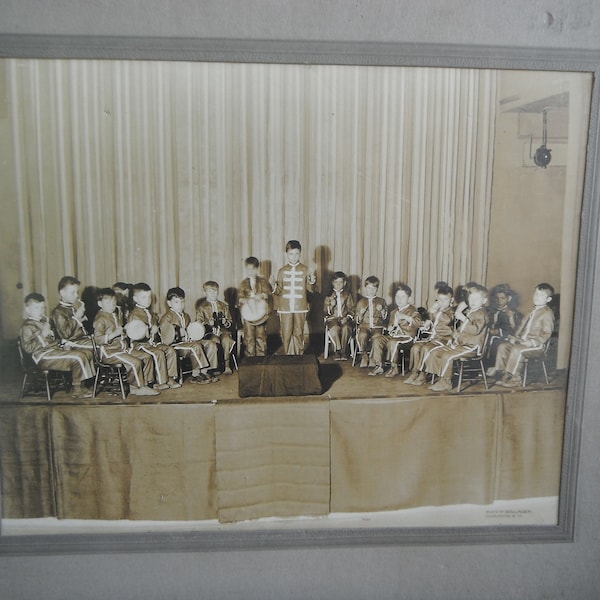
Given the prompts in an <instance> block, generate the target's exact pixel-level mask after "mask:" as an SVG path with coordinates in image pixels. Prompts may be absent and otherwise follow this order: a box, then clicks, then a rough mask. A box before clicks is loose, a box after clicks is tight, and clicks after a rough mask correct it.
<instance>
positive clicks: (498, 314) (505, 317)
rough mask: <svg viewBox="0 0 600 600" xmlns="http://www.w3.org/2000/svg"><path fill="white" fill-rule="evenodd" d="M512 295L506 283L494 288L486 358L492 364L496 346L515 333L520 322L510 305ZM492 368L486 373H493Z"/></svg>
mask: <svg viewBox="0 0 600 600" xmlns="http://www.w3.org/2000/svg"><path fill="white" fill-rule="evenodd" d="M513 297H514V293H513V292H512V290H511V289H510V287H509V286H508V285H507V284H504V283H503V284H501V285H498V286H496V287H495V288H494V294H493V298H494V301H495V304H494V306H493V307H492V310H491V311H490V342H489V344H488V351H487V356H488V359H489V361H490V363H492V364H493V363H495V362H496V353H497V351H498V346H499V345H500V344H501V343H502V342H506V341H508V337H509V336H511V335H514V334H515V331H516V330H517V327H518V326H519V324H520V322H521V318H522V315H521V313H519V312H518V311H517V310H515V309H514V308H513V307H512V306H511V303H512V301H513ZM493 369H494V367H490V368H489V369H488V370H487V374H488V375H493V374H494V373H495V371H494V370H493Z"/></svg>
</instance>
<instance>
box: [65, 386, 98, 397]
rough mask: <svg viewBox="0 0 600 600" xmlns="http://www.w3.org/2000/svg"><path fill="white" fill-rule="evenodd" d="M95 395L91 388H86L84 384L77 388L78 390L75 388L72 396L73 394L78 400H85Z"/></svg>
mask: <svg viewBox="0 0 600 600" xmlns="http://www.w3.org/2000/svg"><path fill="white" fill-rule="evenodd" d="M93 395H94V394H93V393H92V392H91V391H90V390H88V389H87V388H84V387H83V386H81V387H79V388H77V389H76V390H73V393H72V394H71V396H73V398H76V399H77V400H85V399H86V398H92V397H93Z"/></svg>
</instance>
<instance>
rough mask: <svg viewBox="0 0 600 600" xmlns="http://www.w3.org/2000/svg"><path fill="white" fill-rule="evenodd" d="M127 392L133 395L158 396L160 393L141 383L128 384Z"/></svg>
mask: <svg viewBox="0 0 600 600" xmlns="http://www.w3.org/2000/svg"><path fill="white" fill-rule="evenodd" d="M129 393H130V394H132V395H133V396H158V395H159V394H160V392H159V391H158V390H153V389H152V388H149V387H148V386H147V385H142V386H140V387H135V386H129Z"/></svg>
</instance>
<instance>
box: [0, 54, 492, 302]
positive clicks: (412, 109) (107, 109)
mask: <svg viewBox="0 0 600 600" xmlns="http://www.w3.org/2000/svg"><path fill="white" fill-rule="evenodd" d="M4 72H5V78H6V93H7V98H8V103H7V106H8V108H7V115H8V120H9V121H10V127H9V128H8V131H9V132H10V134H9V138H10V139H8V140H6V141H7V143H9V144H10V145H11V147H12V148H13V149H14V172H13V173H11V174H10V176H11V177H12V178H14V186H12V187H14V189H15V195H16V198H11V202H10V206H11V207H12V210H15V211H18V229H19V231H18V237H19V240H20V241H19V243H20V248H19V258H18V261H19V266H18V269H19V278H20V280H21V282H22V283H23V291H24V292H29V291H32V290H37V291H40V292H42V293H44V294H45V295H47V296H48V297H49V301H50V302H51V303H54V301H55V299H56V282H57V280H58V279H59V278H60V277H61V276H62V275H64V274H76V275H77V276H78V277H79V278H80V279H81V281H82V282H83V284H84V285H92V286H105V285H110V284H112V283H113V282H114V281H116V280H125V281H129V282H135V281H147V282H148V283H150V285H152V287H153V288H154V290H155V291H156V293H157V296H158V298H159V300H160V308H162V305H163V303H162V298H163V297H164V293H165V292H166V290H167V289H168V288H169V287H171V286H173V285H181V286H182V287H184V288H185V289H186V290H187V291H188V294H189V295H190V297H191V298H192V299H195V298H197V297H199V296H200V295H202V283H203V282H204V281H205V280H207V279H216V280H217V281H219V282H220V284H221V287H222V289H223V290H225V289H227V288H229V287H235V286H237V285H238V283H239V281H240V280H241V278H242V277H243V265H242V261H243V259H244V258H245V257H246V256H248V255H250V254H253V255H255V256H257V257H258V258H259V259H261V260H263V261H264V263H263V271H264V272H265V274H268V273H269V272H274V271H275V270H276V269H278V268H279V267H280V266H281V265H282V264H283V261H284V245H285V242H286V240H288V239H294V238H295V239H299V240H300V241H301V242H302V243H303V246H304V261H305V262H307V263H309V264H311V265H312V266H314V267H315V268H316V270H317V273H318V276H319V277H320V278H321V279H322V280H323V279H325V280H327V278H328V275H329V273H330V272H331V271H333V270H338V269H341V270H344V271H346V272H347V273H348V274H349V275H351V277H352V284H353V287H354V289H355V290H356V288H357V287H358V283H357V282H359V281H360V280H361V279H364V277H365V276H368V275H371V274H375V275H378V276H379V277H380V279H381V280H382V288H381V291H382V293H383V295H386V296H387V295H389V293H390V290H391V287H392V286H393V284H394V282H397V281H398V280H404V281H406V282H407V283H409V284H410V285H412V286H413V288H414V290H415V300H416V302H417V303H418V304H427V302H428V301H429V300H430V298H429V294H430V293H431V288H432V286H433V283H434V282H435V281H437V280H439V279H446V280H448V281H449V282H451V283H453V284H455V285H458V284H460V283H464V282H466V281H468V280H477V281H483V282H485V278H486V265H487V252H488V246H487V235H488V225H489V223H488V220H489V207H490V189H491V178H492V162H493V147H494V122H495V112H496V105H497V98H496V73H495V72H494V71H490V70H482V69H437V68H400V67H376V66H361V67H357V66H330V65H271V64H221V63H192V62H185V63H183V62H152V61H111V60H85V61H79V60H29V59H27V60H25V59H8V60H7V61H6V68H5V71H4ZM12 187H11V189H12ZM321 285H322V286H325V287H326V285H327V282H326V281H325V282H323V281H322V282H321Z"/></svg>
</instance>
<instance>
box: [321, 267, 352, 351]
mask: <svg viewBox="0 0 600 600" xmlns="http://www.w3.org/2000/svg"><path fill="white" fill-rule="evenodd" d="M347 281H348V279H347V277H346V274H345V273H344V272H342V271H336V272H335V273H334V274H333V275H332V276H331V284H332V286H333V291H332V292H331V294H329V296H327V297H326V298H325V325H326V327H327V329H328V331H329V336H330V338H331V340H332V342H333V345H334V346H335V360H348V349H347V348H348V342H349V340H350V335H351V334H352V325H353V323H354V298H352V294H350V292H349V291H348V290H347V289H346V283H347ZM325 343H327V342H325Z"/></svg>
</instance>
